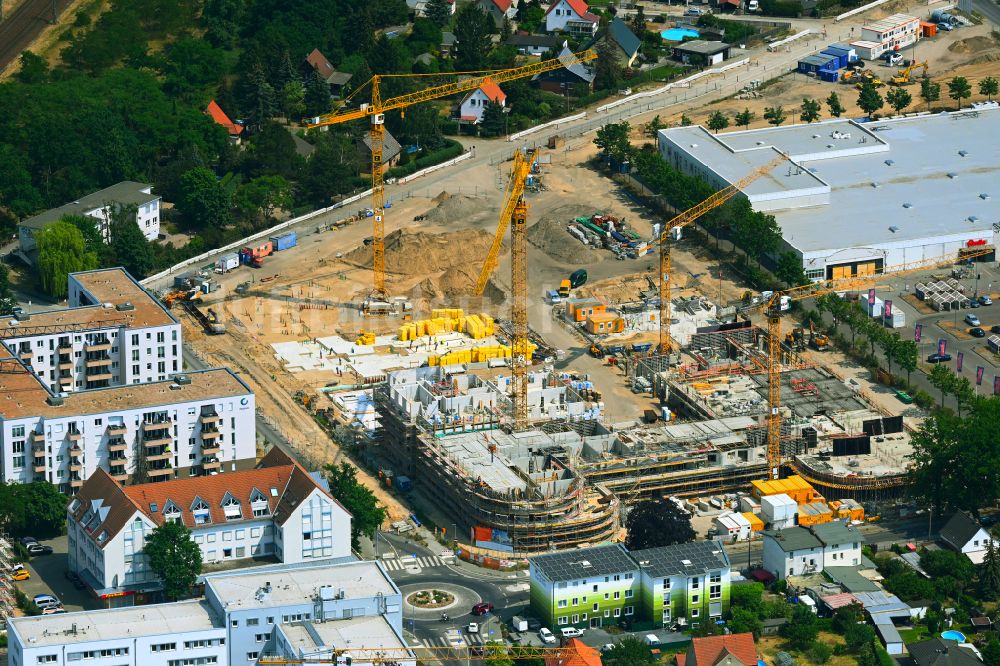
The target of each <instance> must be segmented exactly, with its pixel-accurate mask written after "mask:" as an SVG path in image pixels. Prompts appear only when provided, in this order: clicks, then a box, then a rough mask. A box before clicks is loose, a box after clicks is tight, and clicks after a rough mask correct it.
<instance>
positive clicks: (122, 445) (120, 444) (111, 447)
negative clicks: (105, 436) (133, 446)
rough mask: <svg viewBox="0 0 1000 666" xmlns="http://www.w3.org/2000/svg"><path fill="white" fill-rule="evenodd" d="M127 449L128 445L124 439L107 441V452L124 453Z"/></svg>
mask: <svg viewBox="0 0 1000 666" xmlns="http://www.w3.org/2000/svg"><path fill="white" fill-rule="evenodd" d="M127 448H128V444H127V443H126V442H125V440H124V439H110V440H108V451H122V452H124V451H125V450H126V449H127Z"/></svg>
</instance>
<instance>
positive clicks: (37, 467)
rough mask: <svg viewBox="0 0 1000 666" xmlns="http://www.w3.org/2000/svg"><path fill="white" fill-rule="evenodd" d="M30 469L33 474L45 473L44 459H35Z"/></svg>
mask: <svg viewBox="0 0 1000 666" xmlns="http://www.w3.org/2000/svg"><path fill="white" fill-rule="evenodd" d="M31 469H32V471H34V472H35V473H39V472H41V473H44V472H45V458H35V462H34V464H33V465H32V468H31Z"/></svg>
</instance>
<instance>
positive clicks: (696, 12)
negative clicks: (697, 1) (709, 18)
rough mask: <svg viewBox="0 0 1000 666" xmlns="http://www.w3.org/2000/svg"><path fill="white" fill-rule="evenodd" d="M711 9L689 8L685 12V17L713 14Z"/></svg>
mask: <svg viewBox="0 0 1000 666" xmlns="http://www.w3.org/2000/svg"><path fill="white" fill-rule="evenodd" d="M711 13H712V10H710V9H701V8H700V7H688V8H687V9H685V10H684V16H702V15H703V14H711Z"/></svg>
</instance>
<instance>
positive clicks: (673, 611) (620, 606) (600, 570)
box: [529, 541, 731, 627]
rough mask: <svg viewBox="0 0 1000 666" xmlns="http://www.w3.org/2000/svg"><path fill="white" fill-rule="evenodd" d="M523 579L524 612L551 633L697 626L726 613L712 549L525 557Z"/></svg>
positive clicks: (724, 580)
mask: <svg viewBox="0 0 1000 666" xmlns="http://www.w3.org/2000/svg"><path fill="white" fill-rule="evenodd" d="M529 573H530V576H531V607H532V609H533V610H534V611H535V613H537V614H538V615H539V617H541V618H542V619H543V621H544V622H547V623H548V624H549V625H550V626H555V627H562V626H568V625H573V626H578V627H600V626H607V625H616V624H618V623H619V622H622V621H626V622H632V621H640V620H641V621H647V622H648V621H651V622H653V623H654V624H656V625H657V626H673V625H674V624H681V625H685V624H690V625H692V626H697V625H698V624H699V623H701V622H706V621H709V620H714V619H717V618H719V617H721V616H722V615H723V614H724V613H725V612H726V611H728V609H729V589H730V583H731V576H730V563H729V557H728V556H727V555H726V551H725V549H724V548H723V547H722V543H721V542H719V541H700V542H695V543H685V544H677V545H674V546H665V547H663V548H650V549H645V550H639V551H631V552H630V551H628V550H627V549H626V548H625V547H624V546H623V545H621V544H613V545H604V546H595V547H593V548H583V549H579V550H574V551H566V552H560V553H549V554H546V555H539V556H537V557H533V558H532V559H531V561H530V562H529Z"/></svg>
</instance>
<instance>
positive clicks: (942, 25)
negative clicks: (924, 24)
mask: <svg viewBox="0 0 1000 666" xmlns="http://www.w3.org/2000/svg"><path fill="white" fill-rule="evenodd" d="M937 29H938V30H944V31H945V32H951V30H952V28H951V23H938V24H937Z"/></svg>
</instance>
